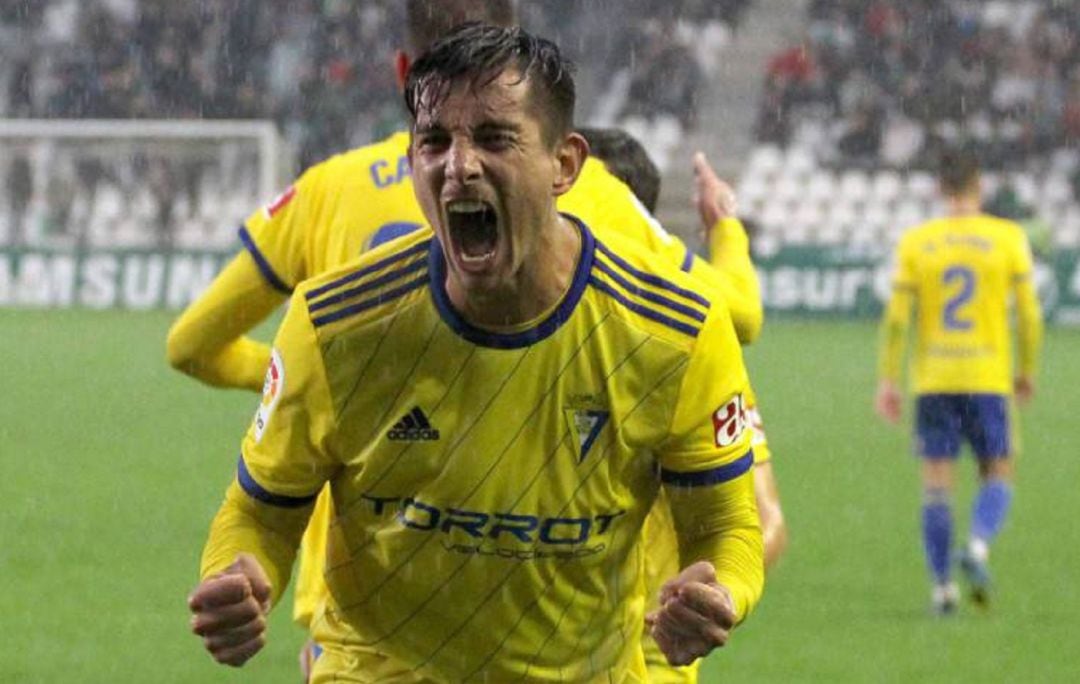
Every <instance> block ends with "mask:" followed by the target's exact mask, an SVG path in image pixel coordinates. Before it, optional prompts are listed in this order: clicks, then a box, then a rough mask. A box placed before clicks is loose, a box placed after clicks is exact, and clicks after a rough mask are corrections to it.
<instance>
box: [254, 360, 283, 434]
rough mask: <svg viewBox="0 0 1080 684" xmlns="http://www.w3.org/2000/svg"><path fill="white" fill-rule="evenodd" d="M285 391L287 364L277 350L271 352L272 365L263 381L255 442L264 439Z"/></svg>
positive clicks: (256, 412)
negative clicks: (275, 408) (271, 417)
mask: <svg viewBox="0 0 1080 684" xmlns="http://www.w3.org/2000/svg"><path fill="white" fill-rule="evenodd" d="M284 391H285V364H284V363H283V362H282V360H281V354H279V353H278V350H277V349H272V350H270V365H269V366H268V367H267V368H266V379H265V380H263V393H262V399H261V400H260V401H259V408H258V409H257V410H256V411H255V441H256V442H258V441H259V440H261V439H262V436H263V433H264V432H265V431H266V426H267V425H268V424H269V422H270V416H272V415H273V413H274V407H276V406H277V403H278V400H279V399H281V395H282V393H284Z"/></svg>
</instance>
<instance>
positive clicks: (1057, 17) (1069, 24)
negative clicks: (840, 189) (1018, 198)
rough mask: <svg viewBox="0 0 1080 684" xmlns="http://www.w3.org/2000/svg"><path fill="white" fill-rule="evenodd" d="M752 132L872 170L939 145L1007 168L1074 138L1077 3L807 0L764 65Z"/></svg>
mask: <svg viewBox="0 0 1080 684" xmlns="http://www.w3.org/2000/svg"><path fill="white" fill-rule="evenodd" d="M756 135H757V138H758V140H759V141H760V142H772V143H779V144H781V145H788V144H806V145H809V146H811V147H815V148H817V151H819V152H823V153H824V154H825V155H826V156H827V155H829V154H832V155H834V156H835V159H834V161H836V162H838V163H843V164H847V165H850V164H860V165H865V166H867V167H874V166H895V167H908V166H919V165H924V164H927V163H928V162H929V161H930V154H931V151H932V150H934V149H939V148H940V146H941V143H943V142H946V143H957V142H964V141H967V142H969V143H970V144H973V145H978V147H979V149H980V151H981V152H982V153H983V157H984V159H985V162H986V163H987V164H988V165H989V166H991V167H996V168H1007V167H1015V166H1017V165H1019V164H1022V163H1024V162H1026V161H1027V160H1029V159H1030V158H1032V157H1033V156H1036V155H1045V154H1047V153H1048V152H1051V151H1052V150H1054V149H1058V148H1061V147H1066V146H1071V147H1075V146H1076V145H1077V144H1078V142H1080V3H1076V2H1060V1H1055V0H982V1H972V0H812V1H811V2H810V3H809V23H808V25H807V30H806V32H805V34H804V35H803V36H802V38H801V40H800V41H799V42H798V44H797V45H793V46H791V47H790V48H789V49H786V50H783V51H782V52H780V53H778V54H776V55H774V57H773V58H772V59H771V60H770V63H769V65H768V70H767V74H766V80H765V88H764V96H763V99H762V102H761V105H760V110H759V115H758V120H757V127H756Z"/></svg>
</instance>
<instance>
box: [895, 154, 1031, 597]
mask: <svg viewBox="0 0 1080 684" xmlns="http://www.w3.org/2000/svg"><path fill="white" fill-rule="evenodd" d="M939 182H940V186H941V191H942V194H943V195H944V197H945V200H946V203H947V205H948V212H947V215H946V216H944V217H942V218H939V219H936V220H932V221H929V222H928V223H925V224H923V225H921V226H918V227H916V228H914V229H912V230H910V231H908V232H907V233H905V234H904V236H903V238H901V240H900V244H899V246H898V247H897V258H896V260H897V265H896V275H895V277H894V283H893V294H892V298H891V299H890V301H889V304H888V308H887V309H886V311H885V315H884V319H883V321H882V325H881V348H880V363H879V376H880V380H879V384H878V390H877V397H876V400H875V407H876V409H877V412H878V413H879V414H880V415H881V416H882V417H884V418H885V419H886V420H888V421H890V422H893V423H896V422H897V421H898V420H899V419H900V403H901V392H900V389H899V384H898V379H899V375H900V366H901V359H902V357H903V353H904V346H905V337H906V333H907V328H908V323H909V320H910V318H911V313H912V309H913V308H914V309H915V310H916V311H917V314H916V315H917V324H916V335H915V350H914V356H913V361H912V365H913V370H912V387H913V390H914V392H915V395H916V399H915V413H916V415H915V433H916V437H917V439H916V451H917V452H918V454H919V455H920V456H922V458H923V466H922V483H923V489H924V497H925V498H924V502H923V507H922V536H923V544H924V546H925V550H926V559H927V565H928V566H929V569H930V574H931V576H932V578H933V588H932V593H931V606H932V608H933V610H934V611H935V612H937V613H939V614H947V613H951V612H952V611H954V610H955V608H956V604H957V597H958V591H957V588H956V585H955V583H953V581H952V578H951V572H950V562H951V554H952V552H951V548H952V534H953V516H952V492H953V478H954V471H955V463H956V457H957V455H958V453H959V450H960V447H961V444H962V442H964V441H966V442H968V443H969V444H970V445H971V448H972V451H973V452H974V454H975V456H976V458H977V459H978V462H979V475H980V478H981V486H980V488H979V492H978V494H977V495H976V497H975V503H974V507H973V509H972V515H971V534H970V537H969V540H968V542H967V545H966V546H965V547H964V549H963V551H962V552H961V554H960V569H961V570H962V571H963V573H964V576H965V578H966V579H967V581H968V583H969V584H970V589H971V597H972V599H973V600H974V601H975V602H976V603H977V604H980V605H986V603H987V601H988V600H989V590H990V574H989V572H988V569H987V561H988V558H989V551H990V542H991V541H992V540H993V538H994V536H995V535H996V534H997V532H998V530H1000V529H1001V526H1002V524H1003V523H1004V521H1005V517H1006V514H1007V513H1008V510H1009V503H1010V500H1011V499H1012V484H1011V480H1012V471H1013V455H1014V450H1015V446H1014V440H1013V436H1012V434H1011V430H1012V421H1011V420H1010V412H1011V400H1012V395H1013V393H1014V392H1015V395H1016V398H1017V399H1019V400H1020V401H1021V402H1026V401H1028V400H1029V399H1030V398H1031V396H1032V394H1033V393H1034V390H1035V385H1034V377H1035V368H1036V360H1037V358H1038V352H1039V346H1040V343H1041V339H1042V316H1041V313H1040V311H1039V303H1038V300H1037V299H1036V296H1035V289H1034V286H1033V284H1032V280H1031V274H1032V260H1031V250H1030V248H1029V246H1028V242H1027V238H1026V237H1025V235H1024V231H1023V230H1022V229H1021V227H1020V226H1018V225H1017V224H1015V223H1013V222H1011V221H1005V220H1002V219H997V218H994V217H992V216H988V215H985V214H982V213H980V210H979V207H980V190H979V169H978V163H977V160H976V159H975V157H974V156H973V155H972V154H971V153H968V152H948V153H946V154H945V155H944V156H943V158H942V162H941V169H940V173H939ZM1010 300H1011V301H1014V302H1015V307H1016V318H1017V338H1018V347H1019V354H1018V359H1017V362H1016V366H1015V375H1013V359H1012V352H1011V341H1010V332H1009V307H1010Z"/></svg>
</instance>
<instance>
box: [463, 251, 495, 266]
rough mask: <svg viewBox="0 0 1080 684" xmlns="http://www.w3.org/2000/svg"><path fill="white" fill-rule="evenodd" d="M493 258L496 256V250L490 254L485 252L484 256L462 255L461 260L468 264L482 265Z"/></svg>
mask: <svg viewBox="0 0 1080 684" xmlns="http://www.w3.org/2000/svg"><path fill="white" fill-rule="evenodd" d="M493 256H495V251H494V250H492V251H490V252H485V253H483V254H476V255H473V256H470V255H468V254H465V253H462V254H461V260H462V261H464V262H465V263H467V264H478V263H480V262H482V261H487V260H488V259H490V258H491V257H493Z"/></svg>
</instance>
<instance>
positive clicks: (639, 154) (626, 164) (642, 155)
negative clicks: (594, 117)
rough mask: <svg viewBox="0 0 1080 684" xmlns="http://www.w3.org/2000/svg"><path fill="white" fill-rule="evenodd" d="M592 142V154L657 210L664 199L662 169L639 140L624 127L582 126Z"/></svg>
mask: <svg viewBox="0 0 1080 684" xmlns="http://www.w3.org/2000/svg"><path fill="white" fill-rule="evenodd" d="M578 133H581V135H583V136H585V140H587V141H588V142H589V154H591V155H592V156H594V157H596V158H597V159H599V160H600V161H602V162H604V166H606V167H607V170H608V171H610V172H611V175H613V176H615V177H616V178H618V179H619V180H621V181H622V182H623V183H626V184H627V185H628V186H629V187H630V190H631V191H633V193H634V196H635V197H637V198H638V201H640V202H641V203H642V204H643V205H644V206H645V208H646V209H648V210H649V211H650V212H653V213H655V212H656V203H657V202H658V201H659V200H660V170H659V169H658V168H656V164H654V163H653V160H652V159H650V158H649V153H648V152H646V151H645V148H644V147H643V146H642V145H641V143H640V142H638V140H637V139H636V138H635V137H634V136H632V135H630V134H629V133H627V132H626V131H624V130H622V129H620V128H579V129H578Z"/></svg>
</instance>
